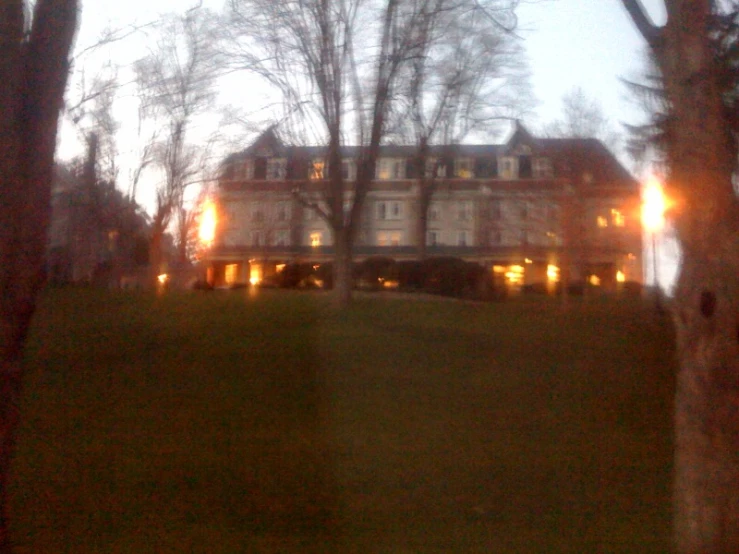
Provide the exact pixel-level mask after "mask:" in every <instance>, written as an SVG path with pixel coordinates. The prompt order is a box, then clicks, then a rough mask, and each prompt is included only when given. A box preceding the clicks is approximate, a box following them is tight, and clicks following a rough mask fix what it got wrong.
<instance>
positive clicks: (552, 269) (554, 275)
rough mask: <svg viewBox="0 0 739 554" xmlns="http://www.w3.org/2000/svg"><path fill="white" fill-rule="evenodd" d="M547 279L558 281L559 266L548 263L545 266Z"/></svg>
mask: <svg viewBox="0 0 739 554" xmlns="http://www.w3.org/2000/svg"><path fill="white" fill-rule="evenodd" d="M547 280H548V281H549V282H550V283H558V282H559V268H558V267H557V266H556V265H552V264H549V265H548V266H547Z"/></svg>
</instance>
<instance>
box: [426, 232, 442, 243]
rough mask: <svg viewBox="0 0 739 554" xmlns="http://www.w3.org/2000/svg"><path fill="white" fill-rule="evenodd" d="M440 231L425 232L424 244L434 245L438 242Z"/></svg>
mask: <svg viewBox="0 0 739 554" xmlns="http://www.w3.org/2000/svg"><path fill="white" fill-rule="evenodd" d="M440 237H441V233H440V232H439V231H437V230H435V229H434V230H432V231H428V232H427V233H426V246H436V245H437V244H439V242H440Z"/></svg>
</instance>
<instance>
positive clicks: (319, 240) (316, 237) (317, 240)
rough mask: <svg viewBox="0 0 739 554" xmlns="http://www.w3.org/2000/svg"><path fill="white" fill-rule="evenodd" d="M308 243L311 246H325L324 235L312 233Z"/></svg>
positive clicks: (317, 232) (309, 235)
mask: <svg viewBox="0 0 739 554" xmlns="http://www.w3.org/2000/svg"><path fill="white" fill-rule="evenodd" d="M308 242H309V243H310V245H311V246H321V245H322V244H323V233H322V232H321V231H311V232H310V233H309V234H308Z"/></svg>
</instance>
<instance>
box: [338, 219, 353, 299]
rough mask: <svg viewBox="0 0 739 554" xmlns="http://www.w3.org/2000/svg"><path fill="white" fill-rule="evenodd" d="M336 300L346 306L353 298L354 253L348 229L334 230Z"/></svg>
mask: <svg viewBox="0 0 739 554" xmlns="http://www.w3.org/2000/svg"><path fill="white" fill-rule="evenodd" d="M334 249H335V257H334V300H335V302H336V305H337V307H339V308H345V307H346V306H348V305H349V303H350V302H351V299H352V288H353V281H352V254H351V244H350V239H349V232H348V229H346V228H343V229H339V230H335V231H334Z"/></svg>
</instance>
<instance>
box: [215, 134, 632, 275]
mask: <svg viewBox="0 0 739 554" xmlns="http://www.w3.org/2000/svg"><path fill="white" fill-rule="evenodd" d="M356 152H357V150H356V149H353V148H346V149H345V151H344V152H343V156H344V161H343V166H342V171H343V174H344V177H345V178H346V179H348V180H349V181H351V180H352V179H353V177H354V176H355V174H356V166H355V163H354V159H355V157H356ZM322 155H323V150H322V149H321V148H318V147H296V146H287V145H285V144H283V143H282V142H281V141H280V140H279V138H278V137H277V136H276V135H275V133H274V132H273V131H272V130H269V131H267V132H265V133H264V134H262V135H261V136H260V137H259V138H258V139H257V140H256V141H255V142H254V143H253V144H252V145H251V146H250V147H248V148H247V149H245V150H243V151H241V152H238V153H234V154H232V155H230V156H229V157H228V158H227V159H226V160H225V161H224V163H223V167H222V172H221V176H220V179H219V183H218V191H217V205H218V210H219V224H218V231H217V234H216V240H215V242H214V244H213V247H212V249H211V250H210V252H209V253H208V256H207V260H206V261H207V263H208V265H209V279H211V281H212V282H214V284H216V285H233V284H239V283H246V282H248V281H251V282H252V283H255V282H258V281H259V280H260V279H262V278H263V277H264V276H267V275H270V274H271V273H274V272H275V271H279V269H280V268H281V267H282V264H285V263H290V262H311V263H315V264H320V263H323V262H326V261H330V260H331V259H332V256H333V248H332V238H331V233H330V230H329V227H328V225H327V224H326V222H325V221H324V220H323V219H322V218H320V217H319V215H318V214H317V213H316V212H315V211H314V210H312V209H310V208H307V207H305V202H301V201H300V198H299V197H298V193H297V192H296V191H300V194H301V195H305V194H308V195H311V194H313V195H314V196H313V198H319V195H320V191H321V189H322V187H323V186H324V184H325V181H324V178H325V177H326V174H325V172H324V168H325V161H324V159H323V157H322ZM415 156H416V150H415V148H414V147H413V146H397V145H387V146H383V147H382V148H381V151H380V156H379V159H378V162H377V167H376V177H375V180H374V182H373V184H372V187H371V189H370V192H369V193H368V195H367V198H366V201H365V203H364V207H363V212H362V218H361V224H360V228H359V232H358V237H357V241H356V246H355V249H354V258H355V260H357V261H361V260H363V259H366V258H367V257H370V256H384V257H390V258H394V259H396V260H410V259H416V258H417V257H418V256H419V248H418V244H419V237H418V235H419V228H420V227H419V224H418V218H419V205H420V192H421V190H420V186H421V185H420V183H419V179H417V178H415V175H414V174H415V173H416V172H415V171H414V168H415V166H416V164H415V163H413V160H414V159H416V157H415ZM432 157H433V159H432V160H431V162H430V164H429V171H434V172H435V174H436V177H435V178H434V187H435V188H434V194H433V197H432V201H431V204H430V206H429V210H428V213H427V221H428V225H427V231H426V236H425V237H423V240H424V241H425V244H426V249H425V255H426V256H456V257H460V258H463V259H465V260H468V261H474V262H477V263H479V264H481V265H483V266H484V267H487V268H489V269H490V271H491V272H493V273H494V274H497V276H498V277H499V279H501V280H504V281H505V282H506V283H507V285H509V286H510V287H513V288H516V287H520V286H521V285H526V284H537V283H549V284H553V283H554V282H556V281H557V280H559V279H560V272H561V270H560V268H563V267H568V268H569V271H568V273H569V275H570V277H569V281H570V282H578V281H579V282H585V281H589V282H590V283H592V284H594V285H599V286H602V287H604V288H613V287H615V286H616V284H617V283H618V282H621V281H638V282H641V281H642V259H641V252H642V242H641V237H642V230H641V224H640V217H639V206H640V190H639V184H638V183H637V182H636V181H635V180H634V179H633V177H632V176H631V175H630V174H629V173H628V171H626V169H624V167H623V166H622V165H621V164H620V163H619V162H618V161H617V160H616V158H615V157H614V156H613V155H612V154H611V153H610V152H609V151H608V150H607V149H606V148H605V147H604V146H603V144H602V143H601V142H599V141H597V140H595V139H553V138H537V137H533V136H532V135H531V134H530V133H528V132H527V131H526V129H524V128H523V127H522V126H521V125H518V124H517V125H516V128H515V130H514V132H513V133H512V135H511V137H510V138H509V140H508V141H507V142H506V143H505V144H498V145H454V146H444V147H437V148H435V149H432ZM303 198H305V197H304V196H303Z"/></svg>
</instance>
